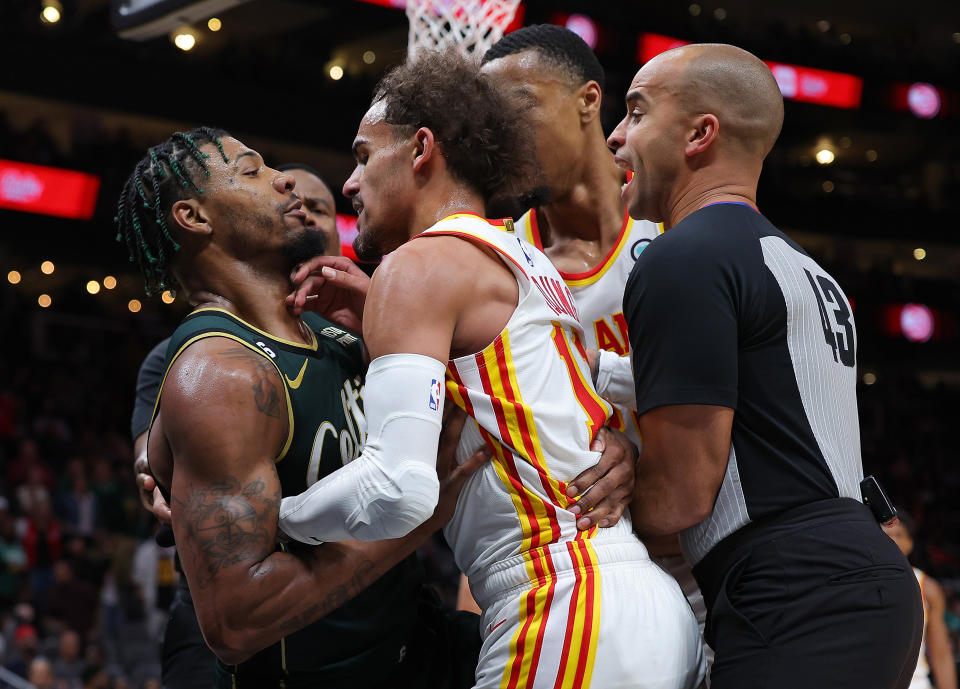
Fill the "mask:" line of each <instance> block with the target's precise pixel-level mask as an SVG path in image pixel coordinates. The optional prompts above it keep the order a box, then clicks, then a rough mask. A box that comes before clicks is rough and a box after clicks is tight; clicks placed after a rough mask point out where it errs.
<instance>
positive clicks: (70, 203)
mask: <svg viewBox="0 0 960 689" xmlns="http://www.w3.org/2000/svg"><path fill="white" fill-rule="evenodd" d="M99 190H100V178H99V177H97V176H96V175H91V174H87V173H85V172H76V171H74V170H63V169H61V168H56V167H46V166H44V165H31V164H29V163H19V162H15V161H12V160H2V159H0V208H10V209H12V210H18V211H25V212H27V213H40V214H42V215H54V216H57V217H60V218H75V219H78V220H89V219H90V218H92V217H93V211H94V209H95V208H96V206H97V192H98V191H99Z"/></svg>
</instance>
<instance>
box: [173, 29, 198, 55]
mask: <svg viewBox="0 0 960 689" xmlns="http://www.w3.org/2000/svg"><path fill="white" fill-rule="evenodd" d="M170 40H172V41H173V44H174V45H175V46H177V47H178V48H179V49H180V50H182V51H183V52H188V51H190V50H193V47H194V46H195V45H196V44H197V34H196V32H195V31H194V30H193V29H191V28H190V27H189V26H185V27H183V28H181V29H177V30H176V31H174V32H173V35H172V36H171V37H170Z"/></svg>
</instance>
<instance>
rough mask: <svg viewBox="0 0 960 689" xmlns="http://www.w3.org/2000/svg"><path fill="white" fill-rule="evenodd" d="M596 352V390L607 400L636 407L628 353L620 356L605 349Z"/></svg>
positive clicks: (623, 405) (635, 394)
mask: <svg viewBox="0 0 960 689" xmlns="http://www.w3.org/2000/svg"><path fill="white" fill-rule="evenodd" d="M597 354H598V356H599V359H598V361H597V392H598V393H599V394H600V396H601V397H602V398H603V399H605V400H607V401H608V402H611V403H613V404H619V405H620V406H622V407H627V408H628V409H636V408H637V391H636V388H635V385H634V381H633V366H632V365H631V362H630V355H629V354H628V355H626V356H620V355H619V354H617V353H616V352H610V351H607V350H605V349H601V350H599V351H598V352H597Z"/></svg>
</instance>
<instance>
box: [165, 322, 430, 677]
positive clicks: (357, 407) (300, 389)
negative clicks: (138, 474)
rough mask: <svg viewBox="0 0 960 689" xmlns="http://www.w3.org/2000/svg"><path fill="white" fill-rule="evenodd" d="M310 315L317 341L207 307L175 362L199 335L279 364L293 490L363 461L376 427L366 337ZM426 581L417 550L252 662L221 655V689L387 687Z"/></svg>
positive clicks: (287, 479)
mask: <svg viewBox="0 0 960 689" xmlns="http://www.w3.org/2000/svg"><path fill="white" fill-rule="evenodd" d="M303 320H304V322H305V323H306V324H307V325H308V326H309V327H310V330H311V336H312V343H311V344H309V345H307V344H303V343H298V342H291V341H288V340H284V339H281V338H278V337H274V336H272V335H270V334H269V333H266V332H263V331H261V330H258V329H257V328H255V327H254V326H252V325H250V324H249V323H246V322H245V321H243V320H241V319H240V318H238V317H237V316H235V315H233V314H231V313H229V312H227V311H225V310H223V309H217V308H204V309H197V310H196V311H194V312H193V313H191V314H190V315H189V316H187V317H186V319H184V321H183V322H182V323H181V324H180V326H179V327H178V328H177V330H176V331H175V332H174V334H173V336H172V338H171V341H170V345H169V347H168V349H167V356H166V364H165V370H169V369H170V366H172V365H173V362H174V361H175V360H176V358H177V357H178V356H179V355H180V354H181V353H182V352H183V351H184V350H186V349H187V347H189V346H190V345H191V344H193V343H194V342H196V341H197V340H200V339H203V338H207V337H222V338H227V339H230V340H233V341H235V342H237V343H239V344H241V345H243V346H245V347H247V348H248V349H250V350H251V351H253V352H256V353H257V354H259V355H261V356H263V357H264V358H265V359H267V360H268V361H270V362H271V364H272V365H273V366H275V367H276V370H277V372H278V373H279V374H280V379H281V381H282V382H283V392H282V394H283V395H284V397H285V399H286V407H287V412H288V423H289V426H288V428H289V430H288V435H287V439H286V443H285V445H284V447H283V448H282V450H281V452H280V454H279V455H278V457H277V458H276V460H275V466H276V470H277V475H278V476H279V479H280V487H281V494H282V495H283V496H284V497H286V496H288V495H297V494H298V493H302V492H303V491H305V490H306V489H307V488H308V487H309V486H310V485H312V484H313V483H315V482H316V481H317V480H318V479H320V478H323V477H324V476H326V475H327V474H330V473H332V472H334V471H336V470H337V469H339V468H340V467H342V466H343V465H344V464H346V463H347V462H350V461H352V460H354V459H356V457H357V456H358V455H359V453H360V449H361V446H362V445H363V443H364V442H365V440H366V434H367V430H366V418H365V417H364V415H363V373H364V370H365V368H366V366H365V364H364V361H363V353H362V346H361V344H360V340H359V338H358V337H356V336H355V335H352V334H350V333H348V332H346V331H344V330H342V329H340V328H339V327H337V326H335V325H334V324H333V323H330V322H329V321H326V320H325V319H323V318H321V317H320V316H318V315H316V314H313V313H305V314H303ZM162 393H163V388H162V385H161V392H160V394H162ZM157 408H159V397H158V400H157ZM156 413H157V411H156V409H155V410H154V416H156ZM421 581H422V571H421V569H420V566H419V564H418V563H417V561H416V557H410V558H408V559H407V560H405V561H403V562H401V563H400V564H399V565H397V566H396V567H394V568H393V569H391V570H389V571H388V572H387V574H386V575H385V576H384V577H382V578H381V579H379V580H378V581H377V582H375V583H374V584H373V585H372V586H370V587H369V588H367V589H366V590H364V591H363V592H362V593H360V594H359V595H358V596H357V597H356V598H354V599H353V600H351V601H349V602H347V603H345V604H344V605H343V606H341V607H340V608H338V609H337V610H335V611H333V612H332V613H331V614H329V615H327V616H326V617H324V618H322V619H320V620H318V621H317V622H314V623H313V624H310V625H308V626H306V627H304V628H303V629H301V630H299V631H296V632H294V633H293V634H290V635H289V636H287V637H285V638H284V639H282V640H281V641H280V642H279V643H277V644H274V645H273V646H270V647H269V648H266V649H264V650H262V651H260V652H259V653H257V654H255V655H254V656H253V657H252V658H250V659H249V660H248V661H246V662H245V663H242V664H240V665H236V666H235V665H229V666H228V665H224V664H223V663H221V662H220V661H217V668H216V680H215V682H214V686H216V687H222V688H224V689H226V688H229V687H234V688H237V689H240V688H242V687H253V686H256V687H276V686H280V687H283V686H285V687H287V689H294V688H295V687H300V686H319V685H321V684H326V683H334V684H335V683H336V682H339V681H344V680H345V679H346V678H351V679H352V680H354V681H358V682H359V683H360V684H362V685H365V686H375V685H376V686H379V685H380V683H382V682H386V681H387V680H388V679H389V678H390V677H391V676H394V675H395V674H396V673H397V672H398V658H401V659H402V658H403V655H404V652H405V651H404V647H405V646H406V645H408V644H409V643H410V639H411V638H412V636H413V634H414V624H415V621H416V618H417V605H418V604H417V592H418V591H419V590H420V588H421Z"/></svg>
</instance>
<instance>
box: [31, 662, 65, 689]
mask: <svg viewBox="0 0 960 689" xmlns="http://www.w3.org/2000/svg"><path fill="white" fill-rule="evenodd" d="M27 681H28V682H30V683H31V684H33V686H34V687H36V689H66V688H65V687H63V688H61V687H59V686H57V684H56V683H55V682H54V677H53V665H51V664H50V661H49V660H47V659H46V658H44V657H43V656H39V657H37V658H34V659H33V660H32V661H31V662H30V667H29V669H28V670H27Z"/></svg>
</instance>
